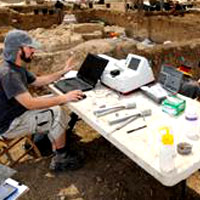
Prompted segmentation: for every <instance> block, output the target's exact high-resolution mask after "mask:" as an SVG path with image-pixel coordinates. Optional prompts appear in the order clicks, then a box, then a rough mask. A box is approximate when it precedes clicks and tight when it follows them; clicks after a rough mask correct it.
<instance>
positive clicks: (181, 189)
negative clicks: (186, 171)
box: [169, 180, 186, 200]
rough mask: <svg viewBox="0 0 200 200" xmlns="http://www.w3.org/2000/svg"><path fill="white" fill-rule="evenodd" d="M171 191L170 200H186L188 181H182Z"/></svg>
mask: <svg viewBox="0 0 200 200" xmlns="http://www.w3.org/2000/svg"><path fill="white" fill-rule="evenodd" d="M169 189H170V190H171V195H170V198H169V200H184V199H185V195H186V180H183V181H181V182H180V183H179V184H177V185H175V186H173V187H171V188H169Z"/></svg>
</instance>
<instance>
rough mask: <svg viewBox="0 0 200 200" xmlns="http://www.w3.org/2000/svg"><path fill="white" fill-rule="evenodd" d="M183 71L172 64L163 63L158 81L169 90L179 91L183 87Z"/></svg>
mask: <svg viewBox="0 0 200 200" xmlns="http://www.w3.org/2000/svg"><path fill="white" fill-rule="evenodd" d="M182 79H183V73H182V72H180V71H178V70H177V69H176V68H175V67H173V66H170V65H163V66H162V69H161V71H160V74H159V78H158V82H159V83H161V85H162V86H163V87H164V88H165V89H166V90H168V91H170V92H173V93H177V92H178V91H179V89H180V87H181V83H182Z"/></svg>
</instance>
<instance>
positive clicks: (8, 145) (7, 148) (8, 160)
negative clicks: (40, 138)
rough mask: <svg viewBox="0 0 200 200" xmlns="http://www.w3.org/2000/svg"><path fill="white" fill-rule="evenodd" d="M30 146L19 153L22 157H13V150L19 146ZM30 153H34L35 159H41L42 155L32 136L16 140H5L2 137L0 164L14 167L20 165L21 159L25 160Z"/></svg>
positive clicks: (0, 142) (0, 141)
mask: <svg viewBox="0 0 200 200" xmlns="http://www.w3.org/2000/svg"><path fill="white" fill-rule="evenodd" d="M25 143H26V144H28V145H29V148H28V149H26V148H23V149H21V150H20V151H18V153H20V154H21V155H17V156H15V157H17V158H14V156H13V155H12V154H13V153H12V150H13V149H14V148H17V145H21V147H23V145H24V144H25ZM30 151H33V152H34V157H37V158H40V157H41V154H40V151H39V150H38V148H37V146H36V145H35V144H34V142H33V141H32V140H31V136H23V137H19V138H15V139H5V138H2V137H0V163H1V164H4V165H9V166H13V165H15V164H16V163H18V162H19V161H20V160H21V159H23V158H24V157H25V156H26V155H27V154H28V153H29V152H30Z"/></svg>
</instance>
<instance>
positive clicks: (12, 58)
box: [0, 30, 83, 170]
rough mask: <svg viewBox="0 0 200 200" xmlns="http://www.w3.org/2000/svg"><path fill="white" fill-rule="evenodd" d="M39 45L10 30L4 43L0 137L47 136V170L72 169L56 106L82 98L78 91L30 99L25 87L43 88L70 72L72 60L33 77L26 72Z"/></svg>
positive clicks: (65, 122)
mask: <svg viewBox="0 0 200 200" xmlns="http://www.w3.org/2000/svg"><path fill="white" fill-rule="evenodd" d="M38 47H39V43H37V42H36V41H35V40H33V39H32V38H31V37H30V36H29V35H28V34H27V32H25V31H22V30H13V31H10V32H9V33H8V35H7V36H6V38H5V41H4V50H3V58H4V63H3V65H2V66H1V67H0V113H1V115H0V134H1V136H3V137H5V138H8V139H9V138H15V137H18V136H23V135H24V134H34V133H47V134H48V137H49V139H50V141H51V144H52V148H53V151H54V152H55V156H54V157H53V158H52V161H51V164H50V169H53V170H62V169H69V168H76V167H77V166H76V165H74V163H73V160H75V161H77V156H74V155H73V156H72V155H70V154H69V153H68V152H67V151H66V138H65V137H66V132H65V131H66V128H67V125H68V122H69V117H68V116H66V114H65V112H64V111H63V110H62V109H61V108H60V106H59V105H60V104H64V103H67V102H70V101H78V100H80V99H82V96H83V93H82V92H81V91H71V92H68V93H67V94H63V95H58V96H52V97H46V98H45V97H33V96H32V95H31V94H30V93H29V91H28V85H29V84H31V85H34V86H43V85H47V84H49V83H51V82H53V81H55V80H57V79H59V78H60V77H61V76H62V75H63V74H65V73H67V72H68V71H69V70H71V66H70V65H71V64H72V59H69V60H68V61H67V63H66V67H65V68H64V69H63V70H61V71H58V72H55V73H53V74H50V75H46V76H41V77H36V76H35V75H33V74H32V73H31V72H29V71H27V69H26V64H27V63H29V62H31V60H32V58H33V54H34V52H35V49H37V48H38Z"/></svg>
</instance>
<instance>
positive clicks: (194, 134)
mask: <svg viewBox="0 0 200 200" xmlns="http://www.w3.org/2000/svg"><path fill="white" fill-rule="evenodd" d="M199 131H200V128H199V119H198V114H197V112H196V111H195V110H188V111H186V114H185V132H186V136H187V137H188V138H189V139H192V140H198V139H199Z"/></svg>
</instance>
